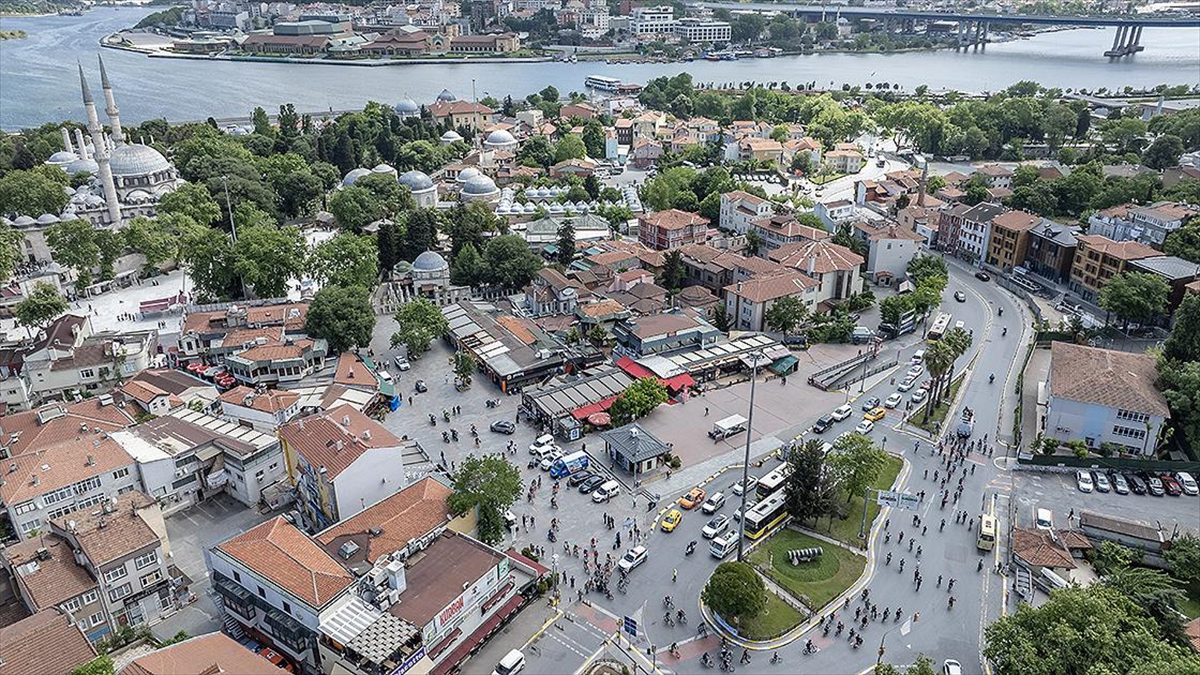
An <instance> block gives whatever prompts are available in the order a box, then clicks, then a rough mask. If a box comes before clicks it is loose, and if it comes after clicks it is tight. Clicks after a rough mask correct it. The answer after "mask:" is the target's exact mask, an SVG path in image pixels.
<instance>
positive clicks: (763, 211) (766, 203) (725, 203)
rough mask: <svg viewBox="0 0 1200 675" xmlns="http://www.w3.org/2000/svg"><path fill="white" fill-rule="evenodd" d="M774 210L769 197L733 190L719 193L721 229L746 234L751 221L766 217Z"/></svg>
mask: <svg viewBox="0 0 1200 675" xmlns="http://www.w3.org/2000/svg"><path fill="white" fill-rule="evenodd" d="M774 212H775V205H774V204H773V203H772V202H771V200H769V199H763V198H762V197H759V196H758V195H752V194H750V193H749V192H744V191H742V190H734V191H732V192H726V193H725V194H723V195H721V221H720V226H721V229H724V230H732V231H734V232H737V233H738V234H746V232H748V231H749V230H750V227H751V223H752V222H753V221H754V220H757V219H759V218H768V217H770V216H771V214H773V213H774Z"/></svg>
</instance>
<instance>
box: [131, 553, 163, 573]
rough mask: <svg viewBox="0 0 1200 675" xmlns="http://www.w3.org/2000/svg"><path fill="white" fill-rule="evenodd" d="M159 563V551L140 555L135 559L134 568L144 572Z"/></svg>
mask: <svg viewBox="0 0 1200 675" xmlns="http://www.w3.org/2000/svg"><path fill="white" fill-rule="evenodd" d="M157 562H158V551H151V552H149V553H147V554H146V555H140V556H138V557H136V558H134V559H133V566H134V567H136V568H138V569H139V570H144V569H146V568H147V567H149V566H151V565H153V564H155V563H157Z"/></svg>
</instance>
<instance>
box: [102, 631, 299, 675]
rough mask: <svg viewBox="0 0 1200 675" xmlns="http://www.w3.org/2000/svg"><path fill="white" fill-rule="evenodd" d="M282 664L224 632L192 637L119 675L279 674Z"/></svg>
mask: <svg viewBox="0 0 1200 675" xmlns="http://www.w3.org/2000/svg"><path fill="white" fill-rule="evenodd" d="M279 670H280V669H279V667H278V666H276V665H275V664H274V663H271V662H270V661H268V660H267V659H266V658H264V657H263V656H260V655H259V654H256V653H255V652H254V651H252V650H251V649H249V648H248V647H246V646H244V645H242V644H239V643H238V642H237V641H235V640H234V639H233V638H231V637H229V636H228V635H226V634H224V633H222V632H219V631H218V632H215V633H208V634H206V635H197V636H196V637H190V638H188V639H186V640H184V641H183V642H176V643H175V644H171V645H167V646H166V647H161V648H159V649H155V650H154V651H152V652H150V653H149V654H145V655H142V656H139V657H137V658H135V659H133V660H132V661H130V662H129V663H128V664H127V665H126V666H125V667H124V668H122V669H120V670H118V671H117V675H210V674H213V673H231V674H232V673H237V675H279Z"/></svg>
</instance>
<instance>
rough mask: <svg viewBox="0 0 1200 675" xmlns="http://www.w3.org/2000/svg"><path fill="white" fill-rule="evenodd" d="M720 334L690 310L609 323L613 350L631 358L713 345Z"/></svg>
mask: <svg viewBox="0 0 1200 675" xmlns="http://www.w3.org/2000/svg"><path fill="white" fill-rule="evenodd" d="M721 335H722V333H721V331H719V330H717V329H716V328H715V327H713V326H712V325H711V324H710V323H708V321H705V320H704V319H702V318H700V317H699V316H696V315H695V314H693V313H691V312H671V313H668V314H652V315H650V316H642V317H637V318H635V319H628V320H626V321H618V322H617V323H616V325H614V326H613V337H615V338H616V339H617V346H616V348H615V349H614V352H615V353H617V354H619V355H621V356H628V357H630V358H635V359H636V358H640V357H643V356H649V355H651V354H670V353H673V352H677V351H682V350H685V349H686V350H690V349H703V348H704V347H708V346H711V345H713V344H716V342H717V340H718V339H719V338H720V337H721Z"/></svg>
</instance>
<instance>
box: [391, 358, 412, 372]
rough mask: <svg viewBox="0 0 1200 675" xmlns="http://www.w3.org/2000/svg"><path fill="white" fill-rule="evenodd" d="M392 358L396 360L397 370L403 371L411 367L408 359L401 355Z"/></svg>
mask: <svg viewBox="0 0 1200 675" xmlns="http://www.w3.org/2000/svg"><path fill="white" fill-rule="evenodd" d="M394 360H395V362H396V369H397V370H400V371H405V370H408V369H409V368H411V367H412V366H411V365H409V363H408V359H406V358H404V357H403V356H397V357H396V358H395V359H394Z"/></svg>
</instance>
